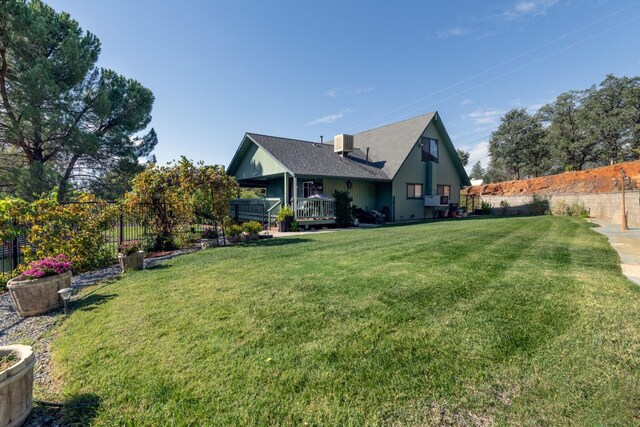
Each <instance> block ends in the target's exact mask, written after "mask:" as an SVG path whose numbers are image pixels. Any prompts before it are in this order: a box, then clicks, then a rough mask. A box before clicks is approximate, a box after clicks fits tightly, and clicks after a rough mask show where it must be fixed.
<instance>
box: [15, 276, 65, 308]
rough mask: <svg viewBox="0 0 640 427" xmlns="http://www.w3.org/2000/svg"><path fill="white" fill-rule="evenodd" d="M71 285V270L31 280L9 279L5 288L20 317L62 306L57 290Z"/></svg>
mask: <svg viewBox="0 0 640 427" xmlns="http://www.w3.org/2000/svg"><path fill="white" fill-rule="evenodd" d="M70 287H71V271H67V272H65V273H62V274H56V275H55V276H48V277H43V278H42V279H33V280H16V279H12V280H9V282H8V283H7V289H8V290H9V294H11V299H13V304H14V305H15V307H16V311H17V312H18V314H19V315H20V316H22V317H28V316H35V315H36V314H42V313H46V312H47V311H50V310H53V309H56V308H59V307H61V306H62V303H63V301H62V298H61V297H60V295H58V291H59V290H60V289H64V288H70Z"/></svg>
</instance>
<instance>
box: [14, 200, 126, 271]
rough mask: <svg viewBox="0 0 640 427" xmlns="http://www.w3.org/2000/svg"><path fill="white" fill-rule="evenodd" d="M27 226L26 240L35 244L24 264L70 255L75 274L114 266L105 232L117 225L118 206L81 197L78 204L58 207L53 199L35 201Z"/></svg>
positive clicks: (28, 252) (26, 256) (26, 253)
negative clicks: (58, 255)
mask: <svg viewBox="0 0 640 427" xmlns="http://www.w3.org/2000/svg"><path fill="white" fill-rule="evenodd" d="M30 206H31V211H30V212H29V215H27V216H26V218H25V220H26V221H25V222H26V223H28V224H29V225H30V228H29V229H28V232H27V235H26V238H27V241H29V242H33V243H35V247H34V248H33V250H29V251H25V261H27V262H29V261H33V260H39V259H43V258H45V257H51V256H55V255H56V254H60V253H63V254H69V255H70V257H71V261H73V268H74V270H75V271H87V270H91V269H93V268H96V267H101V266H104V265H109V264H110V263H111V262H112V254H111V251H110V250H109V249H108V248H107V247H106V245H105V243H106V242H107V235H106V233H105V231H108V230H110V229H112V228H113V226H114V224H115V222H116V221H117V214H118V212H119V209H118V206H116V205H113V204H108V203H106V202H104V201H101V200H98V199H96V198H95V197H94V196H93V195H90V194H78V195H77V197H76V202H75V203H67V204H59V203H58V202H57V201H56V200H55V199H54V198H49V199H40V200H36V201H34V202H33V203H31V204H30Z"/></svg>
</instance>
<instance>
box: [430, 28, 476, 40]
mask: <svg viewBox="0 0 640 427" xmlns="http://www.w3.org/2000/svg"><path fill="white" fill-rule="evenodd" d="M470 32H471V30H470V29H468V28H463V27H453V28H449V29H448V30H441V31H438V32H437V35H438V38H439V39H448V38H449V37H460V36H464V35H467V34H469V33H470Z"/></svg>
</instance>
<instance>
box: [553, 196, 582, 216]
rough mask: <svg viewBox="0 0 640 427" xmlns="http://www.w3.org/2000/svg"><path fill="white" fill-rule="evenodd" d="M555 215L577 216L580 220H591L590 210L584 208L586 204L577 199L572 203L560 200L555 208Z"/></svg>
mask: <svg viewBox="0 0 640 427" xmlns="http://www.w3.org/2000/svg"><path fill="white" fill-rule="evenodd" d="M553 214H554V215H565V216H575V217H579V218H589V214H590V212H589V210H587V209H586V208H585V207H584V203H582V202H581V201H580V200H578V199H575V200H574V201H572V202H571V203H567V202H565V201H564V200H560V201H558V202H557V203H555V204H554V206H553Z"/></svg>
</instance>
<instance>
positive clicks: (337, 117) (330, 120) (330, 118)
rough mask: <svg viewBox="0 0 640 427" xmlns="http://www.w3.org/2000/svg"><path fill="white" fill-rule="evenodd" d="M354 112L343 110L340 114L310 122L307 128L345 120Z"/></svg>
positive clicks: (348, 109)
mask: <svg viewBox="0 0 640 427" xmlns="http://www.w3.org/2000/svg"><path fill="white" fill-rule="evenodd" d="M352 112H353V110H352V109H350V108H347V109H345V110H342V111H340V112H338V113H334V114H329V115H327V116H324V117H320V118H319V119H315V120H312V121H310V122H309V123H307V126H313V125H319V124H321V123H333V122H335V121H337V120H340V119H341V118H343V117H344V116H345V115H347V114H349V113H352Z"/></svg>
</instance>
